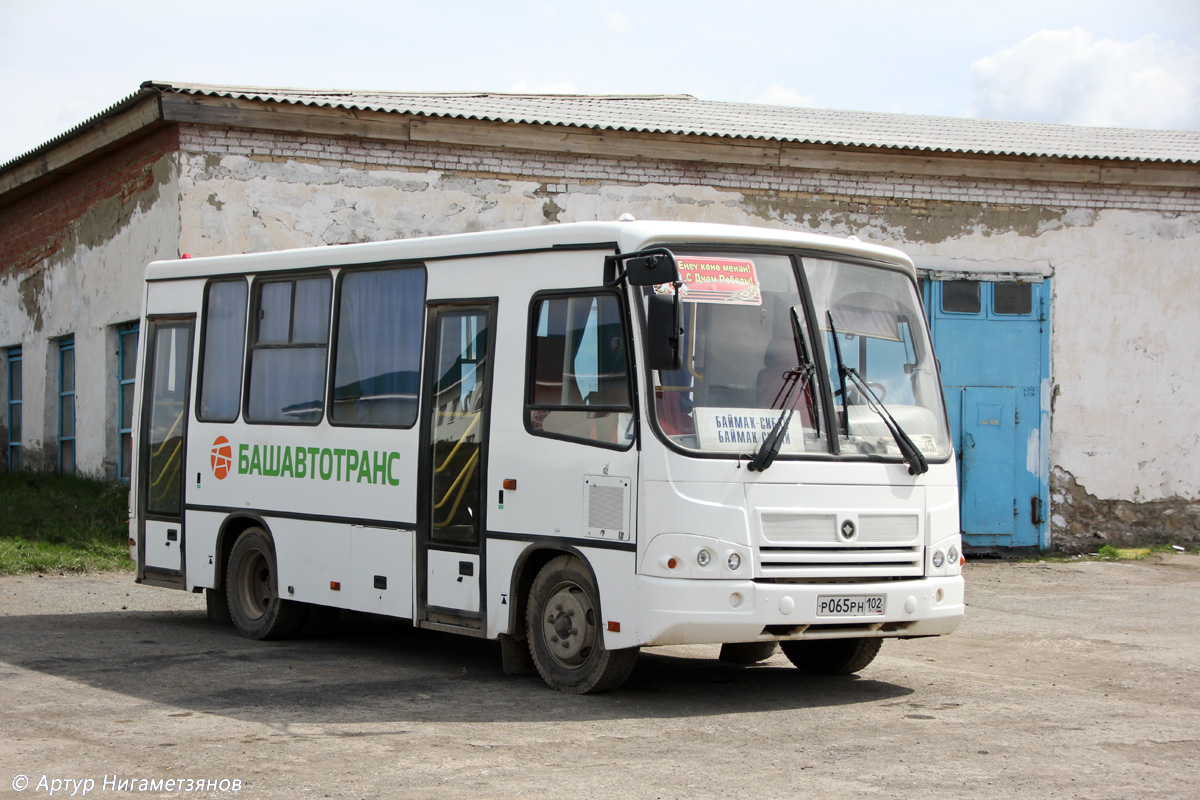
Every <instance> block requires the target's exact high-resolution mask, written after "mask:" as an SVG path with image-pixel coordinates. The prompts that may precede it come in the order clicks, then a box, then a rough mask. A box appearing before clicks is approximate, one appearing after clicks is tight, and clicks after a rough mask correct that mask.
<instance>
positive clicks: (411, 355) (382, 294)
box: [329, 266, 425, 428]
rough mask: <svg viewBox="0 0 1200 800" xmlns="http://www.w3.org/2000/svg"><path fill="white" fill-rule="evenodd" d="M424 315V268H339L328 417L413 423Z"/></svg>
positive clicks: (357, 421) (353, 421)
mask: <svg viewBox="0 0 1200 800" xmlns="http://www.w3.org/2000/svg"><path fill="white" fill-rule="evenodd" d="M424 318H425V270H424V269H423V268H421V267H413V266H407V267H398V268H397V267H393V268H388V269H357V270H346V271H343V272H342V274H341V276H340V277H339V279H338V317H337V333H336V336H337V338H336V340H335V341H334V365H333V397H332V403H331V405H330V409H329V418H330V422H332V423H333V424H335V425H362V426H386V427H397V428H410V427H412V426H413V425H414V424H416V421H417V390H418V388H419V383H420V365H421V330H422V325H423V323H424Z"/></svg>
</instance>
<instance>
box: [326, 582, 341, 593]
mask: <svg viewBox="0 0 1200 800" xmlns="http://www.w3.org/2000/svg"><path fill="white" fill-rule="evenodd" d="M329 589H330V591H333V592H340V591H341V590H342V582H341V581H330V582H329Z"/></svg>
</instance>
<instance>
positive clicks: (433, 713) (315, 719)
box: [0, 555, 1200, 799]
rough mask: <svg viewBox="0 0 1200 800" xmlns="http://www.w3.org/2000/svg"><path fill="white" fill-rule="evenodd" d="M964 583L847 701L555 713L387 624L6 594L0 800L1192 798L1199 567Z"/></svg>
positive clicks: (766, 686) (661, 691) (11, 581)
mask: <svg viewBox="0 0 1200 800" xmlns="http://www.w3.org/2000/svg"><path fill="white" fill-rule="evenodd" d="M967 581H968V584H967V585H968V604H969V608H968V618H967V621H966V622H965V623H964V624H963V626H962V627H961V628H960V629H959V630H958V631H957V632H955V633H954V634H953V635H951V636H948V637H942V638H939V639H920V640H914V641H908V642H903V641H894V640H892V641H888V642H886V643H885V644H884V647H883V651H882V652H881V654H880V656H879V657H878V658H877V659H876V660H875V662H874V663H873V664H872V665H871V666H869V667H868V668H867V669H866V670H864V671H863V672H862V674H861V675H858V676H855V677H850V678H842V679H813V678H805V677H803V676H801V675H800V674H799V673H798V672H797V671H796V670H794V669H793V668H792V667H791V666H790V665H789V664H788V663H787V661H786V659H785V658H784V657H783V656H782V655H776V656H774V657H773V658H772V659H771V660H770V661H768V662H766V663H765V664H762V665H759V666H754V667H732V666H727V665H724V664H721V663H719V662H718V661H716V654H717V648H716V647H708V646H692V647H670V648H657V649H654V650H647V651H644V652H643V656H642V658H641V660H640V661H639V663H638V667H637V669H636V671H635V672H634V674H633V677H632V678H631V679H630V681H629V682H628V684H626V686H625V687H624V688H623V689H622V690H620V691H618V692H615V693H613V694H609V695H602V696H598V697H570V696H567V695H562V694H559V693H557V692H554V691H552V690H550V689H548V688H547V687H546V686H545V685H544V684H543V683H542V682H541V681H540V679H538V678H536V677H527V676H510V675H505V674H503V672H502V671H501V669H500V655H499V647H498V645H496V644H495V643H492V642H484V641H478V640H472V639H465V638H461V637H455V636H451V635H448V634H438V633H431V632H428V631H422V630H415V629H413V628H411V627H409V626H407V625H403V624H400V623H398V622H396V621H392V620H385V619H377V618H372V617H366V616H359V617H344V618H343V623H344V624H343V625H342V627H341V630H340V632H339V633H338V634H337V635H336V636H333V637H328V638H322V639H300V640H294V641H288V642H251V641H247V640H244V639H241V638H239V637H238V636H237V635H236V634H235V633H234V631H233V630H232V628H230V627H227V626H222V625H217V624H214V623H210V622H208V621H207V620H206V619H205V615H204V603H203V597H202V596H201V595H189V594H185V593H183V592H177V591H170V590H165V589H151V588H145V587H140V586H136V585H134V584H133V582H132V578H131V577H130V576H129V575H127V574H123V575H93V576H65V577H63V576H54V577H39V576H23V577H6V578H0V730H2V731H3V733H2V735H0V796H3V797H7V796H12V797H25V798H28V797H48V796H51V795H50V789H51V788H53V787H54V783H53V781H55V780H58V781H67V780H69V781H80V782H81V783H80V784H76V785H67V784H63V783H60V784H58V789H57V791H56V792H55V794H54V795H53V796H55V797H65V796H69V795H70V794H71V788H72V786H73V787H74V788H75V790H76V794H75V796H76V797H79V796H82V794H83V790H84V788H86V787H87V784H86V781H89V780H90V781H92V787H91V789H90V791H89V793H88V796H93V797H121V796H183V797H199V796H230V795H236V796H240V797H254V798H257V797H335V798H343V797H345V798H520V797H562V798H566V797H574V796H579V797H587V798H708V797H713V798H717V797H719V798H730V797H751V796H753V797H755V798H775V797H779V798H796V797H816V796H827V797H830V798H842V797H853V798H859V799H862V798H876V797H899V798H921V797H947V798H949V797H955V798H958V797H963V796H968V797H972V798H993V797H995V798H1010V797H1017V796H1022V797H1080V798H1130V797H1178V798H1195V797H1196V796H1197V788H1196V786H1197V781H1198V779H1200V621H1198V615H1197V613H1196V610H1197V609H1198V608H1200V557H1197V556H1194V555H1166V556H1155V557H1152V558H1150V559H1147V560H1144V561H1138V562H1116V563H1106V562H1080V561H1076V562H1067V563H1019V564H1016V563H1000V562H972V563H970V564H968V566H967ZM21 776H25V778H26V779H27V780H28V785H27V788H25V789H24V791H17V789H19V788H21V786H22V785H23V782H22V780H21ZM160 779H161V780H162V781H163V784H162V785H163V787H164V788H166V787H172V786H173V787H174V789H173V790H171V791H167V790H163V791H159V790H156V788H155V785H154V783H152V782H153V781H158V780H160ZM180 779H182V782H181V783H178V784H170V783H167V781H171V780H180ZM142 780H146V781H147V784H146V786H147V787H148V788H147V789H146V790H145V791H138V789H139V788H140V787H141V786H142V784H141V783H140V782H141V781H142ZM223 780H224V781H228V783H227V784H224V787H225V788H226V789H227V791H222V784H221V783H220V781H223ZM106 781H110V782H111V784H113V785H115V786H116V787H118V788H113V785H110V786H108V787H106V786H105V782H106ZM124 781H132V783H129V784H123V783H122V782H124ZM188 781H191V782H192V783H190V784H189V783H188ZM197 781H198V782H199V783H200V784H201V785H202V786H204V787H205V789H204V790H203V791H196V790H195V786H196V782H197ZM209 781H212V782H213V783H212V786H214V787H216V788H215V790H212V791H209V790H208V788H207V787H208V786H209V783H208V782H209ZM235 781H237V782H239V783H236V784H235V783H234V782H235ZM39 784H40V785H41V788H39ZM123 786H128V789H127V790H123V789H122V788H120V787H123ZM236 786H240V791H237V792H234V791H233V788H234V787H236Z"/></svg>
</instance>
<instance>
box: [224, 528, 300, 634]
mask: <svg viewBox="0 0 1200 800" xmlns="http://www.w3.org/2000/svg"><path fill="white" fill-rule="evenodd" d="M277 574H278V573H277V571H276V568H275V546H274V543H273V542H272V541H271V537H270V536H268V535H267V533H266V531H264V530H263V529H262V528H247V529H246V530H245V531H243V532H242V535H241V536H239V537H238V540H237V542H235V543H234V545H233V551H232V552H231V553H230V554H229V570H228V572H227V573H226V579H225V594H226V596H227V597H228V598H229V615H230V616H231V617H233V624H234V626H235V627H237V629H238V633H240V634H241V635H242V636H245V637H246V638H247V639H285V638H287V637H288V636H291V635H293V634H295V633H296V631H297V630H299V628H300V625H301V624H303V622H304V606H303V605H302V604H300V603H296V602H293V601H291V600H284V599H283V598H281V597H280V596H279V586H278V578H277Z"/></svg>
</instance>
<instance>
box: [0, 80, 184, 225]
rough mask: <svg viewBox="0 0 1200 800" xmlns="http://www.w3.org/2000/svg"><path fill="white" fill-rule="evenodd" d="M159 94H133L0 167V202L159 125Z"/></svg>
mask: <svg viewBox="0 0 1200 800" xmlns="http://www.w3.org/2000/svg"><path fill="white" fill-rule="evenodd" d="M160 97H161V93H160V92H159V91H158V90H157V89H153V88H148V87H147V85H145V84H143V85H142V88H141V89H139V90H138V91H137V92H135V93H133V94H131V95H129V96H128V97H126V98H125V99H124V100H121V101H120V102H118V103H116V104H115V105H113V106H111V107H110V108H108V109H106V110H104V111H102V112H100V113H99V114H97V115H95V116H94V117H91V118H89V119H88V120H87V121H85V122H83V123H80V124H79V125H76V126H75V127H74V128H72V129H71V130H69V131H67V132H66V133H63V134H61V135H59V136H56V137H54V138H53V139H51V140H50V141H48V142H46V143H45V144H42V145H40V146H39V147H37V148H35V149H33V150H30V151H29V152H27V153H25V154H23V155H20V156H17V157H16V158H14V159H13V160H11V161H9V162H8V163H6V164H0V203H4V202H8V201H11V200H13V199H16V198H17V197H19V196H22V195H24V194H25V193H27V192H28V191H31V190H32V189H33V188H34V186H36V185H38V184H39V183H40V182H41V181H42V179H44V178H47V177H50V176H52V175H54V174H55V173H58V172H62V171H67V170H71V169H72V168H77V167H78V166H80V165H82V164H83V163H86V162H88V161H90V160H92V159H93V158H95V157H97V156H98V155H101V154H102V153H104V152H106V151H108V150H109V149H111V148H113V147H115V146H117V145H119V144H121V143H123V142H125V141H127V140H129V139H130V138H131V137H137V136H140V135H141V134H144V133H146V132H148V131H149V130H150V129H152V128H154V127H156V126H157V125H159V124H160V123H161V122H162V108H161V104H160V102H159V98H160Z"/></svg>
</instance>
